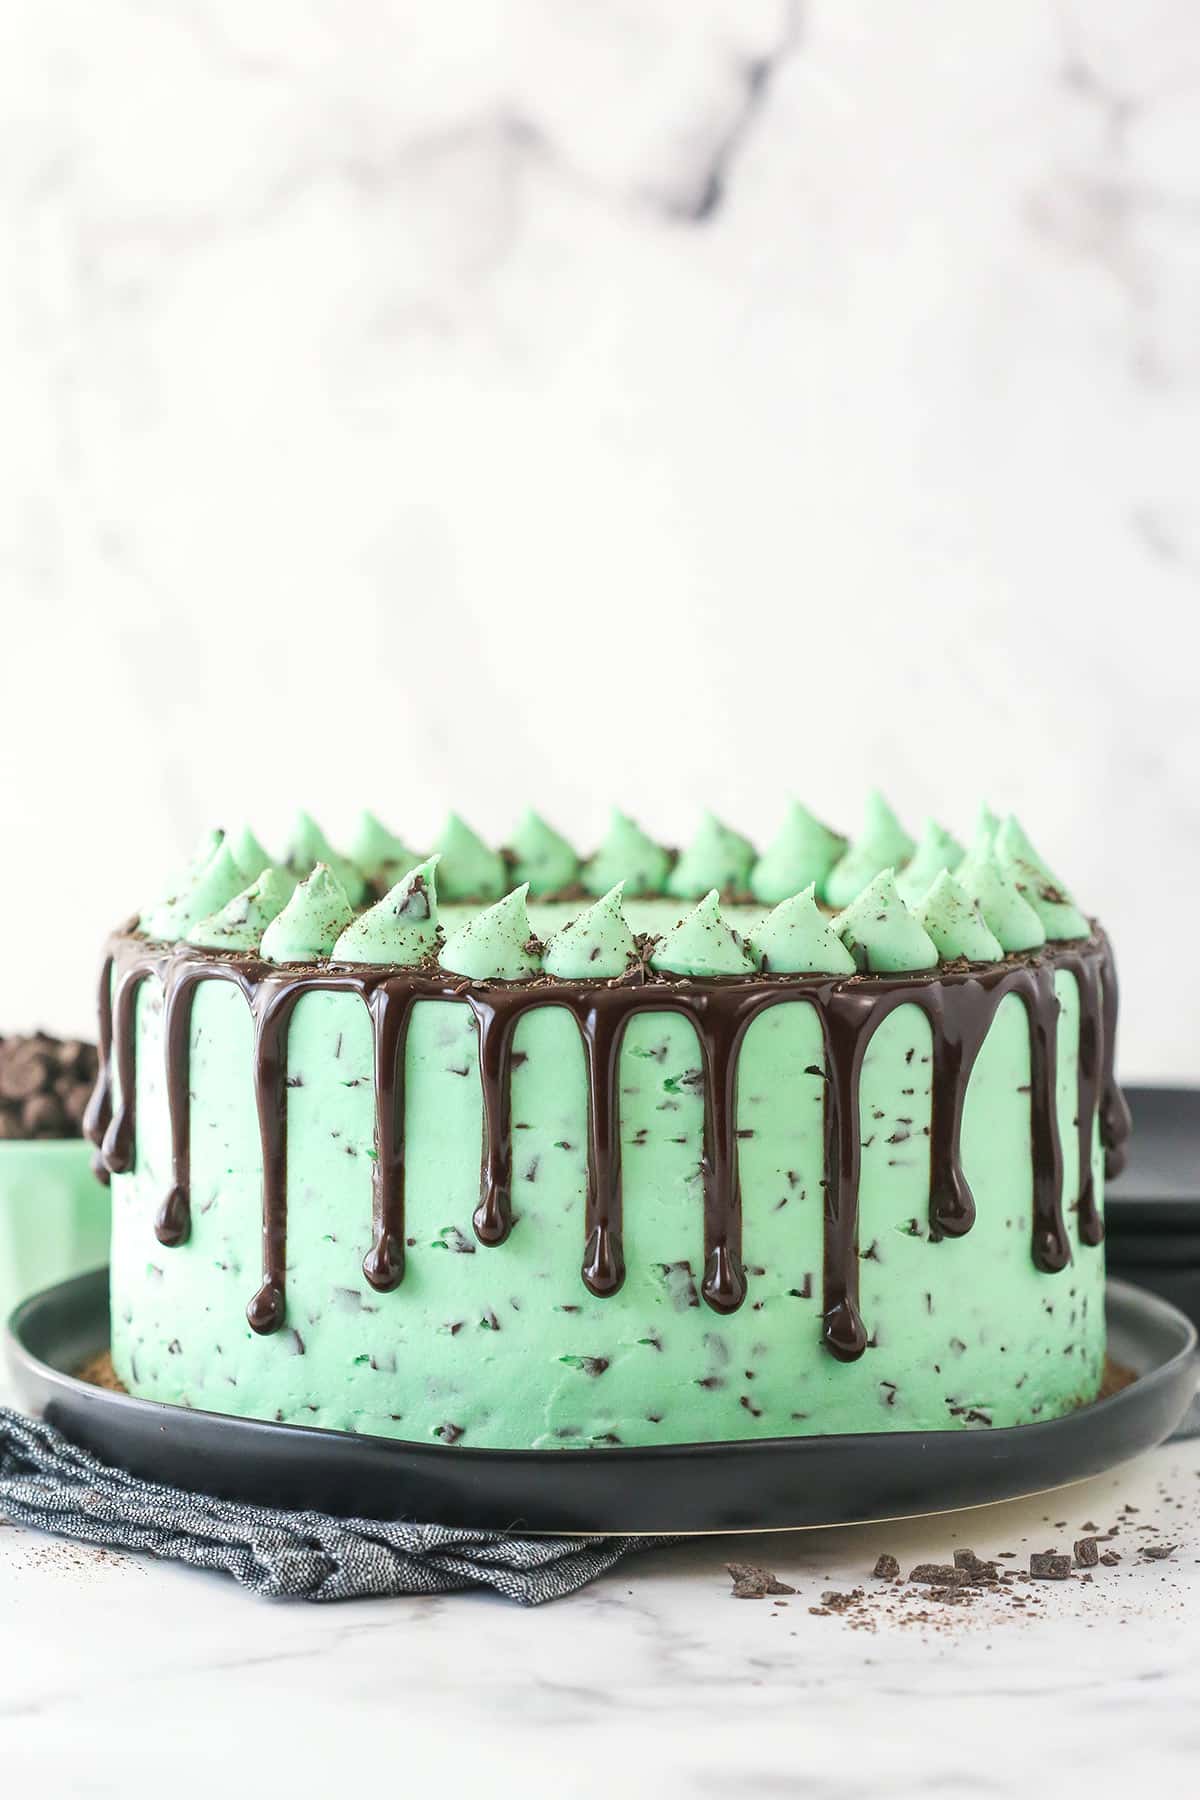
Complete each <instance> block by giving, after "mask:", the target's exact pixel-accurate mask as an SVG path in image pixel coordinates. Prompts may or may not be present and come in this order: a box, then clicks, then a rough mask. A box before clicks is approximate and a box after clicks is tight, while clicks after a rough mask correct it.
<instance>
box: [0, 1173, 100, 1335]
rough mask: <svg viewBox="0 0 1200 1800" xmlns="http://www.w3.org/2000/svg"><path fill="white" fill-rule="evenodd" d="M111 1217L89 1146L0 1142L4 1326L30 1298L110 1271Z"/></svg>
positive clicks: (0, 1308) (0, 1288) (0, 1316)
mask: <svg viewBox="0 0 1200 1800" xmlns="http://www.w3.org/2000/svg"><path fill="white" fill-rule="evenodd" d="M110 1217H111V1208H110V1204H109V1195H108V1189H107V1188H106V1187H104V1186H103V1185H102V1184H101V1183H100V1182H99V1181H97V1180H96V1177H95V1176H94V1175H93V1173H92V1147H91V1145H90V1144H87V1143H84V1141H83V1140H82V1139H81V1138H61V1139H59V1138H47V1139H40V1140H34V1141H32V1142H18V1143H14V1142H11V1141H7V1140H6V1141H4V1142H0V1320H4V1319H7V1317H8V1315H9V1313H11V1311H12V1310H13V1308H14V1306H16V1305H17V1304H18V1303H19V1302H20V1301H21V1300H24V1299H25V1297H26V1296H27V1295H28V1294H34V1293H37V1291H38V1290H39V1289H40V1288H44V1287H49V1286H50V1285H51V1284H52V1283H54V1282H59V1281H65V1280H67V1279H68V1278H69V1277H70V1276H72V1275H82V1274H83V1273H84V1272H85V1270H88V1269H96V1268H99V1267H101V1265H102V1264H104V1263H106V1262H107V1261H108V1229H109V1220H110Z"/></svg>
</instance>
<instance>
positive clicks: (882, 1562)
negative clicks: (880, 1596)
mask: <svg viewBox="0 0 1200 1800" xmlns="http://www.w3.org/2000/svg"><path fill="white" fill-rule="evenodd" d="M899 1573H900V1564H899V1563H898V1562H897V1561H896V1558H895V1557H894V1556H889V1555H888V1554H887V1552H886V1551H885V1552H884V1554H883V1555H882V1556H881V1557H880V1558H879V1559H878V1561H877V1562H876V1564H875V1567H874V1569H873V1570H872V1574H873V1575H874V1576H875V1578H876V1580H878V1581H895V1579H896V1577H897V1575H899Z"/></svg>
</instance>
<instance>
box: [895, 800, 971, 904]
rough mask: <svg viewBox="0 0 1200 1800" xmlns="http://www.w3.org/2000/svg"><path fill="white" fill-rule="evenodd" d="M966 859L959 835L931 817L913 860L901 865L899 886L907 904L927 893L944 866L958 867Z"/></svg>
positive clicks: (914, 901)
mask: <svg viewBox="0 0 1200 1800" xmlns="http://www.w3.org/2000/svg"><path fill="white" fill-rule="evenodd" d="M962 859H963V847H962V845H961V844H960V843H959V841H958V839H957V838H954V837H951V835H950V833H949V832H948V831H946V830H944V829H943V827H942V826H941V825H939V824H938V822H937V820H936V819H928V820H926V823H925V829H924V831H923V832H922V833H921V838H920V842H919V843H918V844H917V847H916V849H915V850H914V852H913V856H912V861H911V862H909V863H908V864H906V865H905V867H904V868H903V869H901V871H900V873H899V875H897V877H896V886H897V888H898V889H899V891H900V897H901V899H902V900H903V901H904V903H905V905H906V906H915V905H916V903H917V901H918V900H920V899H922V898H923V897H924V895H926V894H927V893H928V892H929V890H930V888H931V887H932V886H933V884H934V882H935V881H936V880H937V878H938V876H939V875H940V874H941V873H942V871H943V869H957V867H958V865H959V863H960V862H961V861H962Z"/></svg>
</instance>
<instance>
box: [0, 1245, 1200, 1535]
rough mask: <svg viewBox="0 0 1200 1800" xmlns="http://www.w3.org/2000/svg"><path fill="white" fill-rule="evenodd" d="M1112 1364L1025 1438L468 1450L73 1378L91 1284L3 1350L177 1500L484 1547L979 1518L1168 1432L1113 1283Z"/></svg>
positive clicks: (1142, 1309) (43, 1312) (1018, 1429)
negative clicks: (1093, 1397)
mask: <svg viewBox="0 0 1200 1800" xmlns="http://www.w3.org/2000/svg"><path fill="white" fill-rule="evenodd" d="M1107 1304H1108V1329H1109V1347H1110V1352H1111V1354H1112V1355H1113V1357H1115V1358H1116V1360H1117V1361H1118V1362H1122V1363H1124V1364H1126V1365H1127V1366H1128V1367H1130V1368H1132V1369H1135V1370H1136V1371H1137V1374H1138V1380H1137V1381H1135V1382H1134V1383H1133V1385H1132V1386H1130V1387H1128V1388H1126V1389H1124V1390H1123V1391H1122V1392H1121V1393H1119V1394H1115V1395H1114V1396H1113V1397H1112V1398H1111V1399H1108V1400H1099V1401H1097V1402H1096V1403H1095V1404H1094V1405H1092V1406H1087V1407H1082V1408H1080V1410H1079V1411H1078V1412H1074V1413H1070V1414H1068V1415H1067V1417H1066V1418H1062V1419H1054V1420H1048V1421H1046V1422H1044V1423H1042V1424H1037V1425H1017V1426H1010V1427H1007V1428H1004V1429H997V1430H986V1429H979V1430H974V1431H964V1430H958V1431H933V1432H888V1433H872V1434H863V1435H855V1436H839V1437H811V1438H772V1439H764V1440H759V1441H757V1442H755V1441H749V1442H746V1443H739V1444H680V1445H667V1446H662V1447H659V1448H652V1449H640V1448H635V1447H633V1446H625V1447H612V1448H609V1449H598V1450H472V1449H469V1448H467V1447H466V1446H462V1445H456V1446H453V1447H451V1446H446V1445H441V1444H438V1445H430V1444H409V1443H402V1442H397V1441H393V1440H390V1439H386V1438H373V1437H366V1436H356V1435H354V1434H352V1433H347V1432H340V1431H322V1430H319V1429H316V1428H314V1427H311V1426H305V1425H275V1424H268V1423H264V1422H262V1421H259V1420H256V1419H239V1418H231V1417H227V1416H225V1415H223V1414H219V1413H209V1412H193V1411H189V1410H187V1409H186V1408H183V1407H176V1406H163V1405H160V1404H159V1403H158V1402H156V1401H150V1400H135V1399H133V1398H132V1397H131V1396H129V1395H127V1394H119V1393H111V1392H109V1391H107V1390H105V1389H102V1388H96V1387H92V1386H89V1385H88V1384H87V1383H86V1382H83V1381H80V1380H78V1379H77V1378H76V1377H75V1376H74V1375H72V1374H71V1373H70V1371H71V1370H73V1369H76V1368H78V1367H79V1366H80V1364H81V1363H82V1362H84V1361H85V1360H86V1359H87V1358H88V1357H89V1356H92V1355H95V1354H96V1353H97V1352H98V1351H100V1350H103V1349H105V1348H106V1347H107V1344H108V1286H107V1277H106V1274H105V1272H104V1271H98V1272H96V1273H94V1274H91V1275H81V1276H79V1277H78V1278H77V1279H76V1280H74V1281H68V1282H63V1283H62V1284H61V1285H59V1286H58V1287H54V1288H48V1289H46V1291H45V1292H44V1293H41V1294H36V1295H34V1296H33V1297H32V1298H31V1299H29V1300H26V1301H25V1302H24V1303H23V1304H22V1305H21V1306H19V1307H18V1308H17V1310H16V1312H15V1313H14V1314H13V1316H12V1319H11V1320H10V1322H9V1328H8V1338H7V1349H8V1358H9V1364H10V1369H11V1373H12V1376H13V1378H14V1381H15V1384H16V1387H17V1390H18V1393H19V1394H20V1397H21V1399H22V1400H23V1402H24V1403H25V1404H26V1405H27V1406H28V1407H30V1408H31V1409H33V1410H35V1411H39V1412H42V1413H44V1415H45V1417H46V1418H47V1419H48V1420H49V1421H50V1423H51V1424H53V1425H55V1426H57V1427H58V1429H59V1430H60V1431H62V1432H63V1433H64V1434H65V1435H66V1436H67V1437H69V1438H70V1439H71V1440H72V1441H73V1442H74V1443H76V1444H80V1445H82V1446H84V1447H85V1448H86V1449H89V1450H91V1451H93V1452H94V1453H95V1454H96V1455H97V1456H99V1457H100V1458H102V1459H103V1460H104V1461H105V1462H109V1463H114V1464H116V1465H118V1466H119V1467H121V1468H125V1469H129V1470H131V1471H133V1472H134V1473H135V1474H138V1475H143V1476H146V1477H149V1478H150V1479H151V1480H154V1481H159V1482H164V1483H170V1484H172V1485H174V1486H177V1487H183V1488H188V1489H192V1490H199V1491H200V1492H203V1493H209V1494H217V1495H220V1496H223V1497H225V1498H228V1499H237V1500H248V1501H253V1502H257V1503H259V1504H261V1505H268V1506H286V1507H292V1508H301V1507H312V1508H316V1509H318V1510H320V1511H322V1512H329V1513H335V1514H340V1515H342V1516H353V1515H358V1516H360V1517H366V1518H377V1519H396V1518H408V1519H421V1520H429V1521H436V1522H437V1523H438V1524H443V1525H457V1526H467V1527H474V1528H477V1529H484V1530H508V1529H512V1530H519V1531H527V1532H556V1533H557V1532H565V1533H571V1534H575V1533H579V1534H585V1533H605V1534H607V1533H614V1532H615V1533H658V1532H665V1533H675V1532H721V1531H760V1530H780V1529H787V1528H797V1527H802V1526H812V1525H842V1524H850V1523H854V1522H857V1521H861V1520H868V1519H889V1518H900V1517H905V1516H908V1515H913V1514H919V1513H928V1512H942V1511H948V1510H951V1509H954V1508H957V1507H962V1506H977V1505H981V1504H983V1503H984V1502H986V1501H990V1500H1006V1499H1011V1498H1012V1497H1014V1496H1015V1495H1018V1494H1028V1493H1036V1492H1039V1491H1041V1490H1043V1489H1045V1488H1050V1487H1057V1486H1059V1485H1060V1484H1061V1483H1063V1482H1069V1481H1079V1480H1081V1479H1082V1478H1083V1477H1085V1476H1088V1475H1095V1474H1097V1473H1098V1472H1099V1471H1101V1470H1103V1469H1108V1468H1111V1467H1112V1466H1113V1465H1114V1464H1116V1463H1120V1462H1124V1461H1125V1460H1126V1458H1128V1457H1131V1456H1135V1455H1137V1454H1138V1453H1139V1452H1140V1451H1143V1450H1149V1449H1151V1448H1152V1447H1153V1446H1154V1445H1155V1444H1159V1443H1161V1442H1162V1441H1163V1440H1164V1439H1165V1438H1167V1437H1169V1436H1170V1434H1171V1432H1172V1431H1174V1429H1175V1427H1176V1426H1177V1425H1178V1423H1179V1421H1180V1419H1181V1418H1182V1417H1183V1415H1184V1413H1185V1412H1186V1411H1187V1408H1188V1405H1189V1402H1190V1401H1191V1399H1192V1395H1193V1393H1194V1391H1195V1388H1196V1370H1197V1363H1196V1356H1195V1350H1196V1332H1195V1330H1194V1328H1193V1327H1192V1326H1191V1325H1190V1324H1189V1322H1188V1320H1187V1319H1185V1318H1184V1317H1183V1316H1182V1315H1181V1314H1180V1313H1178V1312H1177V1311H1176V1310H1175V1309H1174V1308H1173V1307H1171V1306H1169V1305H1167V1304H1166V1303H1165V1302H1164V1301H1162V1300H1160V1299H1157V1298H1156V1297H1155V1296H1154V1295H1152V1294H1147V1293H1144V1292H1142V1291H1140V1290H1139V1289H1137V1288H1133V1287H1128V1286H1126V1285H1125V1284H1124V1283H1123V1282H1111V1283H1110V1284H1109V1289H1108V1296H1107Z"/></svg>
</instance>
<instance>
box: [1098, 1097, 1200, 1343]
mask: <svg viewBox="0 0 1200 1800" xmlns="http://www.w3.org/2000/svg"><path fill="white" fill-rule="evenodd" d="M1125 1094H1126V1098H1127V1099H1128V1101H1129V1106H1130V1110H1131V1111H1132V1113H1133V1137H1132V1138H1131V1139H1130V1144H1129V1166H1128V1167H1127V1169H1126V1170H1125V1173H1124V1174H1123V1175H1121V1176H1119V1177H1118V1179H1117V1180H1116V1181H1113V1182H1110V1183H1109V1184H1108V1188H1107V1192H1106V1195H1105V1202H1104V1211H1105V1220H1106V1228H1107V1229H1106V1237H1107V1251H1108V1267H1109V1271H1110V1273H1112V1274H1113V1275H1119V1276H1122V1277H1124V1278H1125V1279H1126V1280H1129V1281H1136V1282H1137V1283H1138V1284H1139V1286H1142V1287H1147V1288H1149V1289H1150V1290H1151V1291H1152V1292H1153V1293H1155V1294H1159V1295H1161V1296H1162V1298H1163V1299H1164V1300H1169V1301H1170V1302H1171V1304H1172V1306H1178V1307H1179V1308H1180V1310H1181V1311H1183V1312H1185V1313H1186V1314H1187V1315H1188V1317H1189V1318H1190V1319H1191V1321H1192V1323H1193V1324H1194V1325H1200V1088H1148V1087H1132V1088H1126V1089H1125Z"/></svg>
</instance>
